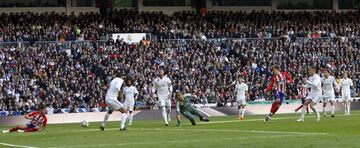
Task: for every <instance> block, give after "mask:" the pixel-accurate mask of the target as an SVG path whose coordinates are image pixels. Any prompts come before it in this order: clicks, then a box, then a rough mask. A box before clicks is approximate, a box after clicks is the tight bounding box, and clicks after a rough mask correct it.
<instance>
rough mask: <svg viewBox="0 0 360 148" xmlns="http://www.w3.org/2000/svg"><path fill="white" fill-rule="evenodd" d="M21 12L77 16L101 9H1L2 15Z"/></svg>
mask: <svg viewBox="0 0 360 148" xmlns="http://www.w3.org/2000/svg"><path fill="white" fill-rule="evenodd" d="M20 12H33V13H43V12H55V13H66V14H71V13H72V12H74V13H75V14H79V13H85V12H99V8H95V7H14V8H12V7H11V8H9V7H8V8H0V13H20Z"/></svg>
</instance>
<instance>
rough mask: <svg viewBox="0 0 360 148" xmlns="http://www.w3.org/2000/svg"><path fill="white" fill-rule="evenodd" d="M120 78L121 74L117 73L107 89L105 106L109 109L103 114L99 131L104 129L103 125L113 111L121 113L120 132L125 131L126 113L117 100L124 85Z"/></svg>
mask: <svg viewBox="0 0 360 148" xmlns="http://www.w3.org/2000/svg"><path fill="white" fill-rule="evenodd" d="M120 77H121V74H120V73H118V74H117V75H116V77H115V78H114V79H113V80H111V82H110V84H109V88H108V90H107V92H106V96H105V103H106V106H107V107H108V108H109V111H108V112H107V113H106V114H105V117H104V121H103V122H102V123H101V125H100V129H101V130H104V129H105V124H106V122H107V120H108V119H109V117H110V115H111V114H112V112H113V111H120V112H121V113H122V114H121V125H120V130H122V131H125V130H126V127H125V123H126V116H127V115H126V113H127V111H126V108H125V107H124V105H123V104H122V103H120V101H119V100H118V96H121V95H119V92H121V86H122V84H123V83H124V80H123V79H122V78H120Z"/></svg>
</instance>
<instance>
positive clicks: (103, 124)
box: [101, 113, 110, 126]
mask: <svg viewBox="0 0 360 148" xmlns="http://www.w3.org/2000/svg"><path fill="white" fill-rule="evenodd" d="M109 117H110V114H109V113H106V114H105V117H104V121H103V122H102V123H101V126H105V124H106V122H107V120H108V119H109Z"/></svg>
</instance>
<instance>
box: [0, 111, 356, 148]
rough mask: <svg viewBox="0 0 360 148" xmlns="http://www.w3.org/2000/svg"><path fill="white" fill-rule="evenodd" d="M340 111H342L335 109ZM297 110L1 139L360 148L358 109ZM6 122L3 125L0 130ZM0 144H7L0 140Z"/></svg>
mask: <svg viewBox="0 0 360 148" xmlns="http://www.w3.org/2000/svg"><path fill="white" fill-rule="evenodd" d="M339 114H340V113H339ZM298 117H299V115H295V114H285V115H278V116H276V117H275V118H274V119H273V120H272V121H271V122H269V123H266V124H264V123H263V121H262V119H263V116H248V117H247V118H246V120H245V121H237V120H235V117H234V116H227V117H213V118H211V122H209V123H201V122H200V121H199V122H198V123H199V124H198V125H197V126H191V125H189V124H188V121H187V120H185V119H183V120H182V123H183V125H182V126H181V127H175V126H174V124H175V123H174V121H172V124H171V126H169V127H164V126H163V123H162V121H160V120H144V121H134V123H133V125H132V126H128V127H127V128H128V131H125V132H123V131H119V130H118V128H119V124H120V123H119V122H109V123H108V124H107V127H106V129H105V131H99V130H98V125H99V124H98V123H90V126H89V127H87V128H81V127H80V124H61V125H48V127H47V129H46V130H45V131H42V132H37V133H9V134H2V133H0V143H8V144H13V145H25V146H32V147H84V148H87V147H102V148H109V147H117V148H118V147H122V148H123V147H145V148H148V147H149V148H151V147H157V148H175V147H183V148H191V147H201V148H205V147H217V148H223V147H224V148H229V147H234V148H239V147H242V148H243V147H252V148H253V147H256V148H259V147H260V148H261V147H266V148H273V147H276V148H282V147H283V148H298V147H299V148H300V147H301V148H318V147H327V148H332V147H334V148H338V147H342V148H360V141H359V140H360V111H354V112H352V115H351V116H341V115H338V116H337V117H335V118H330V117H327V118H322V120H321V121H320V122H319V123H317V122H316V121H315V118H314V117H313V116H311V115H309V116H307V118H306V120H305V122H304V123H297V122H295V120H296V119H297V118H298ZM4 128H8V127H1V129H4ZM0 147H5V146H3V145H0Z"/></svg>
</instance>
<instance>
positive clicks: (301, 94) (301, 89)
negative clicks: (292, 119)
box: [295, 79, 309, 113]
mask: <svg viewBox="0 0 360 148" xmlns="http://www.w3.org/2000/svg"><path fill="white" fill-rule="evenodd" d="M305 82H306V79H305ZM298 89H299V97H298V98H300V99H301V105H300V106H299V107H298V108H296V109H295V113H297V112H298V111H299V110H300V109H301V108H303V107H304V103H305V98H306V95H307V94H308V91H309V90H308V89H307V88H304V87H302V86H301V85H300V83H299V84H298ZM306 112H307V113H309V106H306Z"/></svg>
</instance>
